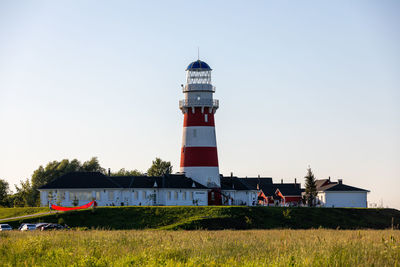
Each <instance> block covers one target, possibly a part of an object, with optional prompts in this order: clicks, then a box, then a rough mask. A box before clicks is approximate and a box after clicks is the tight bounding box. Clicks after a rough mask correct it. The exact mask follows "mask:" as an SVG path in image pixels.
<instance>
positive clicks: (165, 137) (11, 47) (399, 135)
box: [0, 0, 400, 209]
mask: <svg viewBox="0 0 400 267" xmlns="http://www.w3.org/2000/svg"><path fill="white" fill-rule="evenodd" d="M399 14H400V2H399V1H378V0H377V1H364V0H360V1H347V0H344V1H197V2H196V4H193V3H190V1H141V2H139V1H11V0H10V1H6V0H3V1H0V178H2V179H5V180H7V181H8V182H9V183H10V185H13V184H16V183H19V180H21V179H26V178H28V177H30V176H31V175H32V173H33V171H34V170H35V169H37V168H38V167H39V165H46V164H47V163H48V162H49V161H52V160H62V159H64V158H68V159H73V158H77V159H79V160H81V161H85V160H88V159H89V158H90V157H92V156H97V157H98V158H99V160H100V163H101V165H102V166H103V167H105V168H111V169H112V170H114V171H115V170H118V169H120V168H126V169H139V170H142V171H146V170H147V168H148V167H149V166H150V164H151V161H152V160H153V159H154V158H155V157H161V158H162V159H164V160H168V161H171V162H172V164H173V166H174V171H178V170H179V157H180V146H181V138H182V124H183V115H182V113H181V112H180V110H179V108H178V101H179V100H180V99H181V98H182V97H183V94H182V91H181V87H180V84H182V83H184V82H185V68H186V66H187V65H188V64H189V63H190V62H191V61H193V60H196V59H197V47H200V58H201V59H202V60H204V61H205V62H207V63H208V64H209V65H210V66H211V67H212V68H213V69H214V71H213V84H214V85H215V86H216V90H217V91H216V94H215V98H217V99H219V100H220V108H219V110H218V111H217V113H216V117H215V119H216V131H217V143H218V156H219V165H220V172H221V173H222V174H225V175H228V174H229V173H230V172H231V171H233V172H234V174H235V175H238V176H256V175H258V174H260V175H262V176H266V177H273V179H274V181H275V182H279V181H280V180H281V179H284V181H285V182H293V181H294V178H295V177H296V178H297V180H298V181H299V180H300V181H302V182H303V181H304V178H303V177H304V176H305V175H306V169H307V166H308V165H310V166H311V168H312V170H313V171H314V173H315V176H316V177H317V178H318V179H322V178H327V177H328V176H331V178H332V179H333V180H336V179H343V182H344V183H345V184H348V185H352V186H356V187H361V188H364V189H368V190H370V191H371V193H370V194H369V195H368V201H369V202H373V203H378V204H380V203H381V201H383V204H384V206H385V207H386V206H389V207H394V208H397V209H400V196H399V189H400V105H399V102H400V49H399V47H400V16H399ZM12 188H14V186H12Z"/></svg>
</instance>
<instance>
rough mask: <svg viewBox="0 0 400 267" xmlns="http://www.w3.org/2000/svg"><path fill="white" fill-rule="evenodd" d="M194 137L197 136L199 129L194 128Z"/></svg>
mask: <svg viewBox="0 0 400 267" xmlns="http://www.w3.org/2000/svg"><path fill="white" fill-rule="evenodd" d="M193 137H197V130H196V129H193Z"/></svg>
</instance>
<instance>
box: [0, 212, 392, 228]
mask: <svg viewBox="0 0 400 267" xmlns="http://www.w3.org/2000/svg"><path fill="white" fill-rule="evenodd" d="M0 214H1V211H0ZM392 218H393V219H392ZM392 220H393V223H394V226H395V227H398V225H399V224H400V211H398V210H395V209H352V208H334V209H333V208H282V207H223V206H222V207H99V208H96V209H95V210H91V209H89V210H78V211H69V212H60V213H56V214H46V215H40V216H36V217H33V218H32V217H31V218H24V219H15V220H11V221H8V222H7V223H9V224H11V225H12V226H13V227H16V226H18V225H19V224H20V223H23V222H55V223H66V224H68V225H69V226H71V227H87V228H104V229H187V230H193V229H209V230H219V229H273V228H291V229H310V228H319V227H323V228H333V229H336V228H340V229H363V228H364V229H365V228H371V229H385V228H390V227H391V226H392ZM2 223H5V222H2Z"/></svg>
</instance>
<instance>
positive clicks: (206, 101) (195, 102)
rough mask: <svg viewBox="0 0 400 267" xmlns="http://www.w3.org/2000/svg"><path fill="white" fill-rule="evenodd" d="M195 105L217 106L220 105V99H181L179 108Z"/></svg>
mask: <svg viewBox="0 0 400 267" xmlns="http://www.w3.org/2000/svg"><path fill="white" fill-rule="evenodd" d="M193 107H208V108H215V109H217V108H218V107H219V101H218V100H217V99H211V98H210V99H183V100H180V101H179V108H180V109H183V108H193Z"/></svg>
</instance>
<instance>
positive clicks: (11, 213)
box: [0, 207, 49, 219]
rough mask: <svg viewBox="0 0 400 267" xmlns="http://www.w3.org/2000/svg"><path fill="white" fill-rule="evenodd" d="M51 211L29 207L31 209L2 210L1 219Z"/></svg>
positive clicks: (0, 210)
mask: <svg viewBox="0 0 400 267" xmlns="http://www.w3.org/2000/svg"><path fill="white" fill-rule="evenodd" d="M46 211H49V208H43V207H29V208H0V219H4V218H11V217H18V216H24V215H30V214H35V213H41V212H46Z"/></svg>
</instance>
